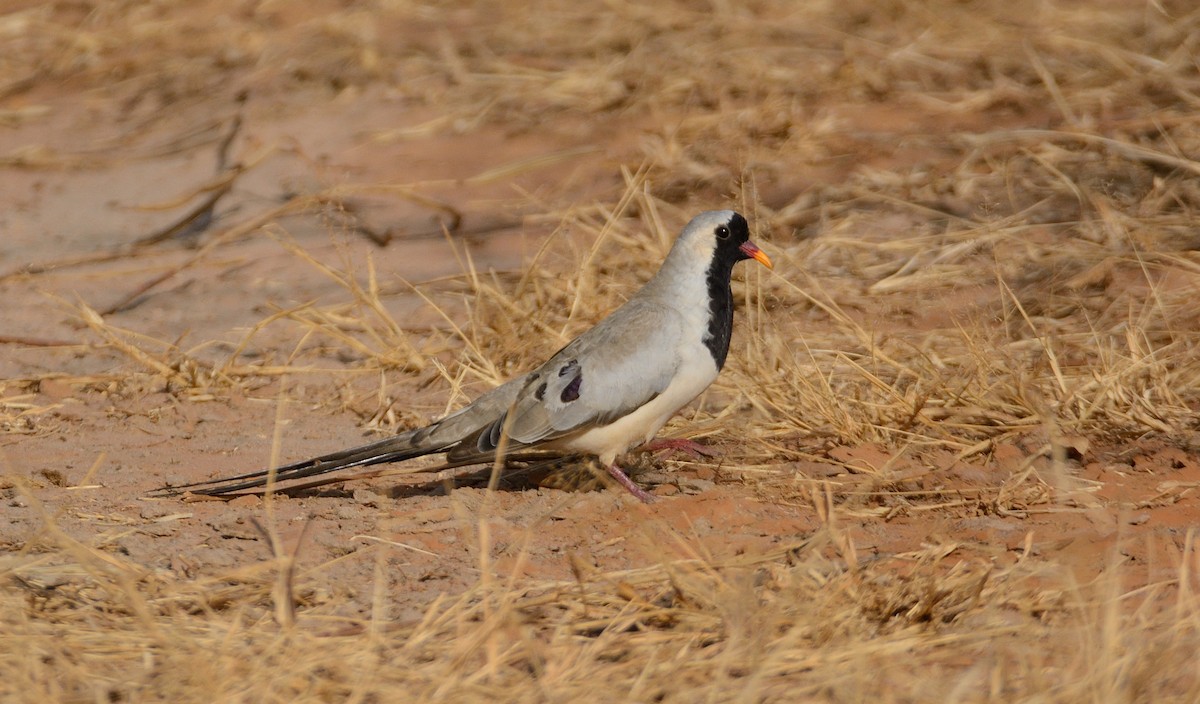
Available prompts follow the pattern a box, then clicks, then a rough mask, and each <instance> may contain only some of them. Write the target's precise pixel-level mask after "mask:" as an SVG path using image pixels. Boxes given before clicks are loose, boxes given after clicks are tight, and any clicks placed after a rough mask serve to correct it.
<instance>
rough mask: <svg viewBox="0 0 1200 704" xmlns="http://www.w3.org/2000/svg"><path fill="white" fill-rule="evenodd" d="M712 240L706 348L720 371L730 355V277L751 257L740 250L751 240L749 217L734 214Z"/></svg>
mask: <svg viewBox="0 0 1200 704" xmlns="http://www.w3.org/2000/svg"><path fill="white" fill-rule="evenodd" d="M721 230H724V232H721ZM722 235H724V236H722ZM713 240H714V241H715V242H716V245H717V246H716V248H715V249H714V250H713V258H712V261H711V262H710V263H709V265H708V272H707V274H706V277H705V279H706V283H707V288H708V334H707V335H705V336H704V346H705V347H707V348H708V351H709V352H710V353H711V354H712V358H713V362H715V363H716V365H717V369H720V368H722V367H724V366H725V358H726V357H727V356H728V355H729V339H730V337H731V336H732V335H733V289H732V288H730V286H729V277H730V276H732V275H733V265H734V264H737V263H738V262H740V261H742V260H743V259H749V258H750V257H748V256H746V253H745V252H743V251H742V250H741V247H742V244H744V243H745V242H748V241H749V240H750V224H749V223H747V222H746V218H744V217H742V216H741V215H740V214H738V213H734V214H733V217H731V218H729V222H728V223H726V224H725V225H718V226H717V227H716V228H714V231H713Z"/></svg>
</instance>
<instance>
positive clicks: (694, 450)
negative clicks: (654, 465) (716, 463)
mask: <svg viewBox="0 0 1200 704" xmlns="http://www.w3.org/2000/svg"><path fill="white" fill-rule="evenodd" d="M641 449H642V450H645V451H646V452H658V451H659V450H675V451H678V452H682V453H684V454H687V455H691V456H692V457H696V458H699V457H716V456H717V455H718V454H720V453H718V452H717V451H716V450H714V449H712V448H711V447H708V446H707V445H701V444H700V443H698V442H696V441H695V440H688V439H687V438H669V439H664V440H652V441H650V442H648V443H646V444H645V445H642V447H641Z"/></svg>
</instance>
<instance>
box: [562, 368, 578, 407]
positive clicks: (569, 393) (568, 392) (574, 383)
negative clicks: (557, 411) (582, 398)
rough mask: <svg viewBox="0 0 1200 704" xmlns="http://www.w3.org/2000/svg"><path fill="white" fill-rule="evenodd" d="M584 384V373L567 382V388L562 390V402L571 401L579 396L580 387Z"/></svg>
mask: <svg viewBox="0 0 1200 704" xmlns="http://www.w3.org/2000/svg"><path fill="white" fill-rule="evenodd" d="M582 385H583V375H582V374H579V375H576V377H575V378H574V379H572V380H571V383H569V384H567V386H566V388H564V389H563V390H562V402H563V403H570V402H572V401H574V400H575V399H577V398H579V387H580V386H582Z"/></svg>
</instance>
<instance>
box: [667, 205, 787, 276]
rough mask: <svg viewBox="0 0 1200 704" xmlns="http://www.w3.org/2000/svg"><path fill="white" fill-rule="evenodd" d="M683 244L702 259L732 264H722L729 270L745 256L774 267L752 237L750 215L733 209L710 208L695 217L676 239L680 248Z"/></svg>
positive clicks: (676, 244)
mask: <svg viewBox="0 0 1200 704" xmlns="http://www.w3.org/2000/svg"><path fill="white" fill-rule="evenodd" d="M681 247H682V248H685V249H686V250H688V252H689V254H690V255H691V256H692V257H695V258H696V259H698V260H701V261H705V260H707V261H709V262H712V263H714V264H724V265H725V266H728V267H729V268H725V266H719V268H720V269H724V270H725V271H729V269H731V268H732V267H733V265H734V264H736V263H737V262H740V261H742V260H743V259H753V260H755V261H757V262H758V263H760V264H762V265H763V266H765V267H767V268H768V269H771V268H773V267H772V265H771V260H770V258H769V257H767V255H766V254H765V253H764V252H763V251H762V250H761V249H759V248H758V246H757V245H755V244H754V243H753V242H751V241H750V225H749V224H748V223H747V222H746V218H744V217H742V216H741V214H740V213H737V212H734V211H732V210H709V211H707V212H703V213H700V214H699V215H697V216H696V217H694V218H692V221H691V222H689V223H688V224H687V227H685V228H683V233H682V234H681V235H680V236H679V240H678V241H677V242H676V243H675V248H676V249H679V248H681Z"/></svg>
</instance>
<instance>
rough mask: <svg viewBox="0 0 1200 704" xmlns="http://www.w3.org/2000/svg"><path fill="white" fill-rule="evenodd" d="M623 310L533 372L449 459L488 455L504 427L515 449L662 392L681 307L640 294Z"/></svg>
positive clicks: (674, 358) (610, 417)
mask: <svg viewBox="0 0 1200 704" xmlns="http://www.w3.org/2000/svg"><path fill="white" fill-rule="evenodd" d="M618 313H619V315H618V314H616V313H614V314H613V315H612V316H610V317H608V318H606V319H605V320H603V321H601V322H600V324H598V325H597V326H596V327H594V328H592V329H591V330H588V331H587V332H585V333H584V334H583V335H580V336H579V337H578V338H576V339H575V340H574V341H573V342H571V343H570V344H569V345H567V346H566V347H564V348H563V349H562V350H560V351H559V352H558V353H557V354H555V355H554V356H553V357H551V358H550V360H549V361H548V362H546V363H545V364H543V365H542V366H541V367H539V368H538V369H535V370H534V371H532V372H530V373H529V374H527V375H526V376H525V377H524V378H523V380H522V386H521V387H520V389H519V391H517V393H516V395H515V397H514V399H513V401H512V404H511V407H510V408H509V412H508V413H507V414H504V415H502V416H501V417H499V418H497V419H496V420H495V421H494V422H492V423H491V424H489V425H487V426H486V427H483V428H481V429H480V430H479V431H478V432H477V433H476V434H475V435H474V436H473V437H470V438H467V439H465V440H464V441H463V442H462V444H461V445H459V446H458V447H456V448H454V449H453V450H452V451H451V452H450V453H448V454H447V459H449V460H451V461H455V460H462V459H465V458H467V457H472V456H480V457H483V456H490V455H491V453H492V452H494V450H495V449H496V446H497V444H498V443H499V441H500V435H501V433H502V432H504V431H505V430H507V432H508V436H509V438H510V441H511V442H512V445H511V448H512V449H519V448H521V447H528V446H531V445H536V444H538V443H542V442H546V441H550V440H554V439H556V438H560V437H563V436H566V435H570V434H573V433H577V432H580V431H583V430H586V429H588V428H591V427H595V426H600V425H605V424H607V423H610V422H612V421H614V420H616V419H617V418H620V417H621V416H624V415H626V414H628V413H630V412H632V411H633V410H635V409H637V408H638V407H640V406H642V405H643V404H645V403H647V402H649V401H650V400H651V399H653V398H654V397H656V396H658V395H659V394H661V393H662V392H663V391H664V390H665V389H666V388H667V386H668V385H669V384H670V383H671V380H672V379H674V377H675V374H676V372H677V371H678V369H679V364H680V359H679V354H678V352H677V350H678V348H679V344H678V343H679V341H680V340H681V338H682V329H683V324H682V320H681V319H680V317H679V314H678V313H676V312H675V311H674V309H672V308H670V307H667V306H663V305H661V304H657V303H653V302H643V301H636V300H635V301H630V302H629V303H627V304H626V305H625V306H624V307H622V308H621V309H620V310H619V311H618ZM510 383H511V382H510ZM497 390H499V389H497ZM506 423H507V424H508V427H507V428H505V427H504V426H505V424H506Z"/></svg>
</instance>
